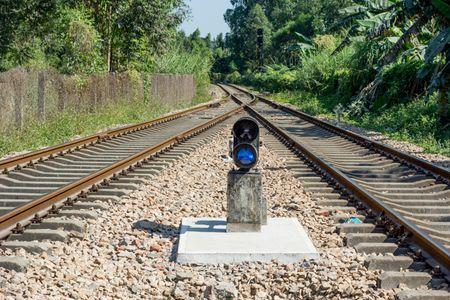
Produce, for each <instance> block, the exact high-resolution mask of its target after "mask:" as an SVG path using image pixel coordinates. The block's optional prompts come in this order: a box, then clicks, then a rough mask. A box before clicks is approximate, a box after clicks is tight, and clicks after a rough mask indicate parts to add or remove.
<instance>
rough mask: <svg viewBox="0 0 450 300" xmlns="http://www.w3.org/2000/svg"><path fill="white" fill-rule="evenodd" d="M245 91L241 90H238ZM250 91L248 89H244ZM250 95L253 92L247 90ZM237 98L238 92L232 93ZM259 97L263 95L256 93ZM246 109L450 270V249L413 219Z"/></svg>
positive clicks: (261, 117) (248, 108) (258, 115)
mask: <svg viewBox="0 0 450 300" xmlns="http://www.w3.org/2000/svg"><path fill="white" fill-rule="evenodd" d="M239 90H241V91H243V90H242V89H239ZM245 92H247V91H245ZM247 93H249V94H251V93H250V92H247ZM231 96H232V98H235V97H236V96H235V95H231ZM257 98H260V97H258V96H257ZM244 109H245V110H246V111H247V112H248V113H250V114H251V115H252V116H254V117H255V118H256V119H257V120H258V121H259V122H261V124H263V125H264V126H265V127H266V128H267V129H269V130H270V131H272V132H274V133H276V134H277V135H278V136H279V137H282V139H283V140H284V141H285V142H286V143H287V144H288V145H289V146H290V147H292V148H293V149H295V150H297V151H299V153H302V154H304V155H305V156H306V157H307V158H308V159H309V160H310V161H312V162H314V163H315V164H316V165H317V166H319V167H320V168H322V170H324V171H325V172H327V173H328V174H330V175H331V176H332V177H333V178H334V179H335V180H336V181H338V182H339V183H340V184H341V185H342V186H344V187H345V188H346V189H347V190H348V191H349V192H350V193H352V194H353V195H354V196H355V197H356V198H358V199H359V200H361V201H363V202H365V203H366V204H367V205H369V206H370V207H372V208H373V209H374V210H376V211H378V212H381V213H383V214H384V215H385V216H387V217H388V218H390V219H391V220H392V221H394V222H395V223H397V224H399V225H400V226H402V227H403V228H404V229H405V231H406V232H407V233H409V234H410V238H411V240H413V241H414V242H415V243H416V244H417V245H419V246H420V247H421V248H422V249H423V250H424V251H426V252H427V253H428V254H430V255H431V256H432V257H433V259H435V260H436V261H437V262H438V263H440V264H441V265H442V266H443V267H444V268H445V269H446V270H450V252H449V250H448V249H447V248H445V247H444V246H443V245H442V244H440V243H438V242H436V241H435V240H434V239H433V238H432V237H430V235H429V234H428V233H426V232H425V231H423V230H421V229H420V228H419V227H418V226H416V225H415V224H414V223H413V222H411V221H409V220H408V219H406V218H405V217H404V216H402V215H401V214H400V213H398V212H397V211H395V210H394V209H393V208H391V207H390V206H388V205H386V204H385V203H384V202H383V201H382V200H380V199H378V198H377V197H374V196H373V195H371V194H370V193H369V192H368V191H367V190H366V189H364V188H363V187H362V186H360V185H359V184H357V183H355V182H354V181H353V180H351V179H350V178H349V177H348V176H346V175H345V174H343V173H342V172H341V171H339V170H337V169H336V168H334V167H333V165H332V164H330V163H329V162H328V161H326V160H325V159H322V158H320V157H318V156H317V155H315V154H314V153H313V151H311V150H310V149H309V148H308V147H307V146H305V145H303V144H302V143H301V142H298V141H297V140H295V139H294V138H292V137H291V136H290V135H289V134H287V133H286V132H285V131H284V130H282V129H281V128H279V127H278V126H276V125H275V124H273V123H272V122H270V121H269V120H268V119H266V118H265V117H264V116H263V115H262V114H261V113H259V112H258V111H256V110H255V109H253V108H252V107H250V106H249V105H244Z"/></svg>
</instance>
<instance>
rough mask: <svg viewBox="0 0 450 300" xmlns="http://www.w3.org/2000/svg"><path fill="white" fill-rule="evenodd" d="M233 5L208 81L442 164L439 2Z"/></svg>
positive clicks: (444, 50)
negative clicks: (379, 136)
mask: <svg viewBox="0 0 450 300" xmlns="http://www.w3.org/2000/svg"><path fill="white" fill-rule="evenodd" d="M231 2H232V3H233V4H234V7H233V9H231V10H229V11H228V12H227V13H226V15H225V19H226V21H227V22H228V24H229V25H230V28H231V33H230V34H228V35H227V36H226V37H223V36H219V37H217V39H216V40H215V42H214V45H215V47H216V49H215V51H214V56H215V58H216V59H215V65H214V66H213V75H214V78H215V79H218V80H228V81H233V82H237V83H244V84H247V85H251V86H254V87H255V88H257V89H259V90H265V91H268V92H272V93H276V94H275V95H274V97H276V98H278V99H280V100H282V101H288V102H291V103H293V104H295V105H297V106H299V107H300V108H301V109H303V110H306V111H307V112H309V113H311V114H316V115H327V116H331V117H333V116H334V115H335V114H336V113H337V112H338V113H339V114H340V115H341V114H342V115H343V117H344V119H345V120H346V121H349V122H353V123H356V124H358V125H360V126H363V127H366V128H370V129H376V130H379V131H382V132H384V133H386V134H388V135H390V136H393V137H394V138H399V139H403V140H408V141H412V142H415V143H418V144H420V145H422V146H424V147H425V148H426V150H428V151H433V152H438V153H445V154H450V111H449V98H450V93H449V89H448V88H449V81H450V67H449V57H450V51H449V48H450V47H449V42H450V29H449V20H450V4H449V2H448V1H447V0H275V1H265V0H232V1H231ZM259 28H262V29H263V30H264V35H263V41H264V56H265V59H264V63H262V62H261V59H260V57H259V56H258V51H259V50H258V44H257V30H258V29H259Z"/></svg>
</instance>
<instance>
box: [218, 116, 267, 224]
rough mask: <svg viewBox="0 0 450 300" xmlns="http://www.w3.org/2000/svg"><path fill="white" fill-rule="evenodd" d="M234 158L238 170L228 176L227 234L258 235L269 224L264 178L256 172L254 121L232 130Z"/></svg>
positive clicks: (238, 124) (246, 120)
mask: <svg viewBox="0 0 450 300" xmlns="http://www.w3.org/2000/svg"><path fill="white" fill-rule="evenodd" d="M231 147H232V149H231V150H232V151H231V153H232V157H233V161H234V163H235V165H236V166H238V167H239V170H236V169H233V170H231V171H230V172H229V173H228V188H227V199H228V200H227V201H228V206H227V207H228V217H227V232H259V231H261V226H262V225H266V224H267V203H266V201H265V199H264V198H263V197H262V176H261V173H260V172H259V171H258V170H256V169H254V168H255V167H256V165H257V164H258V160H259V126H258V123H257V122H256V121H255V120H254V119H252V118H248V117H245V118H242V119H239V120H238V121H237V122H236V123H235V124H234V126H233V142H232V145H231Z"/></svg>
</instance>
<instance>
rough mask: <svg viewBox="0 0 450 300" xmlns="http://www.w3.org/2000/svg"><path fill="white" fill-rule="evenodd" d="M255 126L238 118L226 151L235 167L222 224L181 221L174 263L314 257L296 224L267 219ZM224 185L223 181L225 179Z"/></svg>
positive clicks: (209, 220) (204, 220)
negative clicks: (229, 153)
mask: <svg viewBox="0 0 450 300" xmlns="http://www.w3.org/2000/svg"><path fill="white" fill-rule="evenodd" d="M259 134H260V129H259V126H258V123H257V122H256V121H255V120H253V119H252V118H242V119H240V120H238V121H237V122H236V124H234V126H233V143H232V144H231V146H230V148H231V149H230V150H231V151H230V152H231V156H232V158H233V162H234V165H235V167H234V168H233V169H232V170H231V171H230V172H229V173H228V178H227V179H228V189H227V206H228V209H227V210H228V212H227V217H226V218H211V217H203V218H184V219H183V220H182V222H181V228H180V239H179V243H178V250H177V262H178V263H181V264H192V263H194V264H222V263H240V262H247V261H258V262H270V261H272V260H278V261H279V262H282V263H286V264H288V263H295V262H298V261H301V260H302V259H317V258H318V257H319V254H318V253H317V250H316V249H315V247H314V245H313V243H312V241H311V240H310V239H309V237H308V234H307V233H306V231H305V230H304V229H303V227H302V226H301V224H300V223H299V221H298V219H297V218H269V219H268V218H267V203H266V200H265V198H264V197H263V193H262V176H261V173H260V171H259V170H258V169H257V168H256V166H257V165H258V161H259ZM224 180H225V178H224Z"/></svg>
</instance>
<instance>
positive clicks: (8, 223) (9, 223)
mask: <svg viewBox="0 0 450 300" xmlns="http://www.w3.org/2000/svg"><path fill="white" fill-rule="evenodd" d="M243 107H244V106H243V105H241V106H239V107H237V108H235V109H233V110H231V111H229V112H226V113H224V114H222V115H220V116H218V117H215V118H214V119H211V120H209V121H207V122H205V123H203V124H200V125H198V126H196V127H194V128H192V129H189V130H187V131H184V132H182V133H180V134H177V135H175V136H172V137H171V138H169V139H167V140H165V141H163V142H161V143H159V144H158V145H155V146H151V147H149V148H147V149H144V150H142V151H141V152H139V153H137V154H135V155H133V156H131V157H129V158H126V159H123V160H121V161H119V162H117V163H115V164H113V165H111V166H109V167H106V168H104V169H102V170H100V171H98V172H96V173H94V174H91V175H89V176H87V177H84V178H82V179H80V180H78V181H76V182H74V183H71V184H69V185H66V186H64V187H62V188H60V189H58V190H56V191H54V192H52V193H50V194H47V195H44V196H42V197H41V198H38V199H36V200H33V201H32V202H30V203H27V204H25V205H23V206H21V207H18V208H17V209H15V210H13V211H11V212H9V213H7V214H5V215H3V216H1V217H0V239H3V238H5V237H7V236H8V235H9V234H10V233H11V232H12V231H13V230H14V228H17V227H22V226H26V225H28V224H30V223H31V221H32V220H33V218H35V217H36V216H38V217H42V216H43V215H45V214H46V213H48V211H50V210H52V209H54V208H59V207H61V206H63V205H64V202H66V201H67V199H70V197H75V196H77V195H79V193H81V192H83V191H86V190H89V189H91V188H92V187H93V186H95V185H96V184H99V183H101V182H102V181H104V180H106V179H109V178H111V177H113V176H117V174H119V173H120V172H122V171H124V170H127V169H129V168H130V167H133V166H135V165H136V164H138V163H140V162H141V161H144V160H146V159H148V158H150V157H151V156H153V155H155V154H157V153H159V152H161V151H162V150H164V149H167V148H170V147H172V146H174V145H176V144H179V143H180V142H182V141H183V140H185V139H187V138H189V137H191V136H194V135H196V134H198V133H200V132H203V131H205V130H207V129H209V128H211V127H212V126H214V125H216V124H217V123H220V122H222V121H224V120H225V119H227V118H229V117H230V116H232V115H234V114H237V113H239V112H241V111H243Z"/></svg>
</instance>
